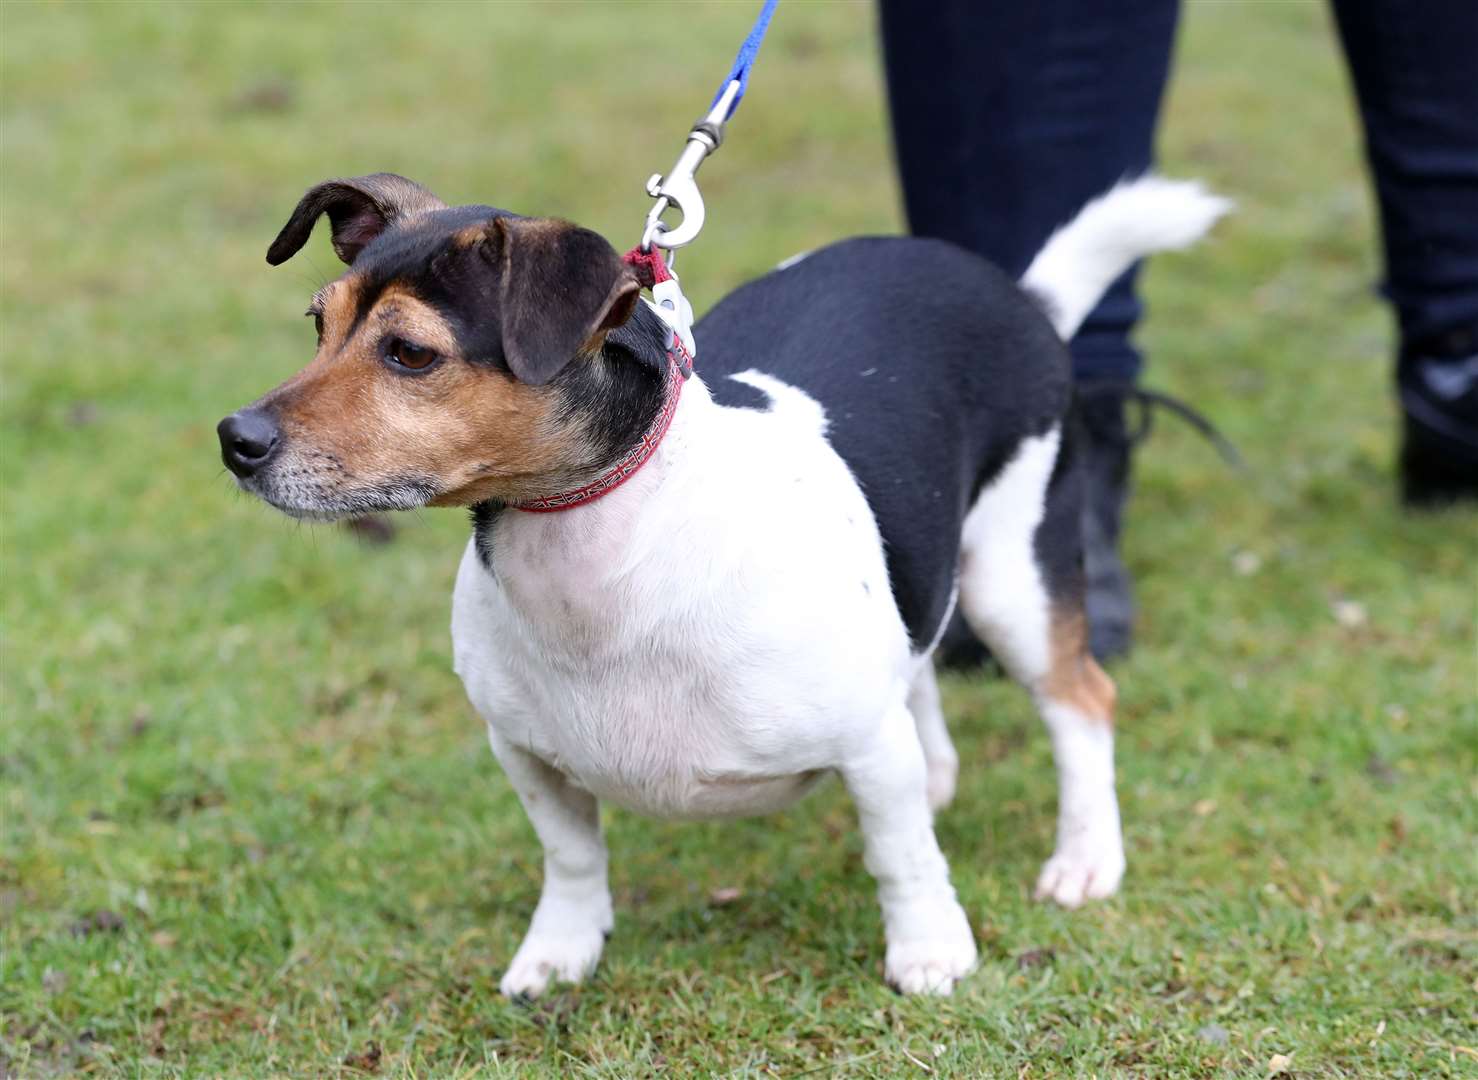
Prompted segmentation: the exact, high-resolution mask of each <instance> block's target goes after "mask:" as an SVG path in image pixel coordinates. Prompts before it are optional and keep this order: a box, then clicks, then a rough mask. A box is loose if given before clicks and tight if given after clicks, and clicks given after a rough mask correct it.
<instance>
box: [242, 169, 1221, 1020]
mask: <svg viewBox="0 0 1478 1080" xmlns="http://www.w3.org/2000/svg"><path fill="white" fill-rule="evenodd" d="M1225 207H1226V204H1225V203H1224V202H1223V201H1222V200H1221V199H1219V198H1216V197H1214V196H1212V195H1209V194H1207V193H1205V192H1204V191H1202V190H1201V189H1200V188H1199V187H1197V186H1196V185H1193V184H1185V183H1175V182H1171V181H1167V180H1163V179H1158V178H1153V177H1149V178H1143V179H1140V180H1136V181H1133V182H1128V183H1125V184H1121V185H1120V186H1118V187H1116V188H1115V189H1113V190H1112V191H1110V192H1109V193H1108V194H1107V195H1105V196H1104V197H1102V198H1100V199H1098V200H1096V201H1095V202H1092V203H1090V204H1089V205H1088V206H1087V207H1085V208H1084V210H1083V211H1082V212H1081V213H1080V214H1079V216H1078V217H1077V218H1076V219H1075V220H1074V221H1073V222H1072V223H1071V224H1069V225H1067V226H1066V227H1065V228H1063V229H1061V230H1059V231H1058V232H1057V233H1056V234H1055V235H1054V236H1053V237H1052V238H1051V239H1050V240H1049V241H1048V243H1047V244H1046V246H1045V247H1044V248H1043V250H1042V252H1041V253H1040V254H1039V255H1038V256H1037V258H1036V260H1035V261H1034V262H1033V263H1032V265H1031V267H1030V268H1029V269H1028V270H1027V272H1026V274H1025V276H1024V277H1023V279H1022V281H1021V284H1020V285H1019V286H1018V284H1017V283H1016V282H1013V281H1012V280H1010V279H1009V278H1008V277H1007V276H1006V275H1005V274H1003V273H1002V272H1001V271H999V270H997V269H996V268H994V267H993V266H991V265H989V264H988V263H986V262H984V261H982V260H981V259H979V258H976V257H975V256H974V255H971V254H968V253H966V252H964V251H962V250H960V249H958V248H955V247H952V246H950V245H948V244H945V243H940V242H937V241H930V240H920V239H908V238H896V237H893V238H870V239H856V240H849V241H845V242H842V243H839V244H836V245H834V246H832V247H828V248H825V249H823V250H820V251H817V252H814V253H812V254H810V255H807V256H803V257H800V258H798V259H794V260H790V261H789V262H787V263H785V264H782V267H781V268H780V269H777V270H776V271H774V272H772V273H770V274H768V275H767V276H765V277H763V278H761V279H759V280H758V281H754V282H752V283H750V284H748V285H745V286H743V287H742V288H740V289H738V290H736V291H735V292H733V293H732V294H730V295H729V296H728V297H726V298H725V299H724V300H723V301H721V302H720V303H719V305H718V306H717V307H716V308H715V309H714V310H713V311H712V312H711V313H710V314H709V315H707V316H706V317H705V318H704V319H703V320H702V321H701V322H700V323H699V325H698V326H697V327H696V330H695V337H696V339H697V341H698V343H699V344H700V346H701V349H700V355H701V361H700V363H699V365H698V371H699V374H696V375H694V376H693V377H692V378H691V379H686V370H685V365H684V363H683V361H684V359H685V355H684V354H683V352H682V351H681V350H680V349H677V348H676V347H675V338H674V335H673V333H672V332H671V331H670V330H669V328H668V326H667V324H666V323H664V322H663V321H662V319H661V318H659V316H658V314H657V313H656V309H655V308H654V307H653V306H652V305H651V304H650V303H648V302H645V301H643V300H642V299H641V297H640V288H641V287H640V284H639V282H638V279H637V276H636V274H635V272H634V270H633V268H632V266H631V265H629V264H628V263H627V262H624V261H623V260H622V258H621V257H620V256H618V255H617V253H616V251H615V250H614V249H613V248H612V247H611V246H610V245H609V244H608V243H607V242H606V241H605V240H604V239H602V238H601V237H600V236H598V235H597V234H595V233H593V232H591V231H589V230H587V229H582V228H578V227H576V226H574V225H571V224H569V223H567V222H563V221H555V220H549V219H543V218H531V217H522V216H519V215H516V214H512V213H509V212H507V211H504V210H498V209H495V208H493V207H489V206H462V207H448V206H446V205H445V204H443V203H442V202H441V201H440V200H439V199H437V198H436V197H435V196H434V195H432V194H431V193H430V192H429V191H427V190H426V189H425V188H423V187H421V186H420V185H418V184H415V183H413V182H411V181H409V180H406V179H404V178H403V177H399V176H393V175H390V174H383V173H382V174H377V175H374V176H365V177H360V178H357V179H350V180H330V181H327V182H325V183H322V184H319V185H318V186H317V187H314V188H313V189H311V190H310V191H309V192H308V193H307V194H306V195H305V196H304V197H303V199H302V201H301V202H299V203H298V205H297V208H296V209H295V210H294V211H293V213H292V216H291V218H290V219H289V220H288V222H287V224H286V226H284V228H283V229H282V232H281V234H280V235H279V236H278V237H277V239H276V240H275V241H274V242H273V243H272V246H271V248H270V249H269V250H268V253H267V261H268V262H270V263H272V264H274V265H276V264H278V263H281V262H283V261H284V260H285V259H287V258H289V257H290V256H291V255H293V254H294V253H295V252H296V251H297V250H298V249H299V248H301V247H302V246H303V244H304V243H305V242H306V241H307V239H308V237H309V234H310V233H311V231H312V229H313V225H314V222H315V221H316V219H317V218H318V217H319V216H320V215H321V214H327V215H328V217H329V221H330V223H331V225H332V229H333V246H334V249H335V251H336V252H337V253H338V254H339V256H340V258H342V259H343V261H344V262H345V263H346V264H348V267H349V269H348V271H347V272H346V273H345V274H344V275H343V276H342V277H340V278H338V279H337V280H336V281H334V282H332V283H330V284H328V285H326V286H324V287H323V288H322V289H320V290H319V291H318V293H317V294H316V295H315V296H314V297H313V301H312V304H311V306H310V308H309V312H308V313H309V315H311V316H312V317H313V320H314V323H315V325H316V327H317V332H318V347H317V353H316V355H315V357H314V359H313V361H312V362H311V363H310V364H309V365H308V366H307V367H306V368H304V369H303V370H302V371H301V372H299V373H298V374H297V375H295V376H294V377H293V378H291V379H289V380H288V381H287V382H285V383H283V384H282V385H281V386H279V387H278V388H277V389H275V390H273V391H272V392H271V393H269V394H267V395H266V396H265V397H263V398H262V399H261V400H260V401H258V402H256V403H255V404H254V405H252V406H250V407H249V408H246V409H244V410H242V411H240V412H238V413H235V414H234V415H232V416H230V417H227V418H226V419H225V420H223V421H222V422H221V424H220V428H219V434H220V441H221V452H222V455H223V457H224V459H225V462H226V465H227V466H228V467H229V468H230V470H231V471H232V472H233V473H235V474H236V476H237V477H238V480H239V483H240V485H241V487H242V488H244V489H245V490H247V491H249V492H252V493H254V494H256V495H258V496H260V497H261V498H263V499H265V500H266V501H267V502H268V503H270V504H272V505H273V506H275V507H277V508H278V509H280V510H283V511H285V512H286V513H288V514H291V515H293V516H294V517H299V518H307V519H310V520H327V519H337V518H344V517H348V516H353V515H357V514H364V513H369V512H375V511H386V510H408V509H411V508H414V507H420V506H465V507H471V508H472V518H473V536H472V539H471V541H470V542H469V543H468V545H467V549H466V552H465V554H464V556H463V559H462V564H461V569H460V571H459V573H458V575H457V584H456V591H455V594H454V596H453V600H452V640H453V645H454V654H455V666H456V670H457V672H458V674H459V675H460V676H461V678H462V681H463V683H464V684H465V686H466V689H467V694H468V696H469V697H470V698H471V701H472V703H473V705H474V707H475V708H476V709H477V711H478V712H479V713H480V714H481V715H482V717H483V719H484V720H485V721H486V723H487V728H488V735H489V739H490V741H491V743H492V748H493V752H494V753H495V754H496V755H497V757H498V760H499V761H500V762H501V763H502V765H503V768H504V770H505V771H506V772H507V774H508V777H509V779H510V781H511V782H512V784H513V787H514V789H515V790H516V791H517V793H518V796H519V798H520V799H521V800H522V802H523V805H524V809H525V810H526V812H527V813H528V816H529V819H530V821H531V822H532V823H533V826H534V829H535V831H536V832H537V833H538V836H539V840H540V841H541V843H542V844H543V846H544V886H543V893H542V895H541V897H540V899H539V903H538V906H537V908H536V909H535V912H534V917H533V923H532V925H531V926H530V928H529V930H528V934H527V936H526V937H525V938H524V941H523V944H522V945H521V946H520V947H519V949H518V951H517V953H516V955H515V956H514V958H513V962H512V964H511V966H510V967H509V969H508V972H507V973H506V975H505V976H504V977H503V979H502V983H501V988H502V990H503V991H504V992H505V993H507V994H510V995H512V994H537V993H539V992H540V991H542V990H544V989H545V988H546V986H547V985H548V984H549V983H550V982H551V980H554V979H561V980H572V981H577V980H579V979H581V978H582V977H584V976H586V975H588V974H590V972H591V971H592V970H593V969H594V968H595V966H596V963H597V961H598V960H599V958H600V954H601V949H602V946H603V944H604V942H605V938H606V935H607V934H609V933H610V931H611V929H612V925H613V917H612V909H611V898H610V892H609V890H608V888H607V880H606V866H607V853H606V848H605V844H604V842H603V840H602V837H601V830H600V819H599V813H598V809H597V806H598V800H601V799H605V800H608V801H610V802H613V803H616V804H619V805H622V806H626V807H630V808H631V809H634V810H638V811H641V812H644V813H648V814H653V815H658V816H662V817H674V818H716V817H727V816H732V815H748V814H763V813H767V812H769V811H772V810H776V809H779V808H781V807H783V806H785V805H787V804H789V803H791V802H792V801H794V800H795V799H798V798H799V797H800V796H801V795H803V794H804V793H805V792H807V791H808V790H810V789H811V788H812V787H813V786H814V785H815V784H816V783H817V782H818V780H819V779H821V778H822V777H824V776H825V775H826V774H828V773H837V774H839V775H840V776H841V779H842V781H843V783H844V784H845V785H846V788H847V790H848V791H849V792H850V793H851V796H852V798H853V799H854V800H855V802H856V804H857V809H858V814H859V817H860V821H861V828H862V835H863V842H864V852H865V862H866V865H867V868H868V870H869V871H870V872H871V873H872V875H873V876H874V877H875V878H876V879H877V883H878V896H879V900H880V902H881V906H882V912H883V923H884V929H885V933H886V943H887V948H886V956H885V961H884V966H885V971H886V975H887V978H888V981H889V982H891V983H892V984H893V985H894V986H896V987H898V988H899V989H900V990H903V991H905V992H930V993H949V992H950V991H951V990H952V989H953V987H954V985H955V983H956V981H957V980H959V979H960V978H961V977H963V976H964V975H965V974H966V973H967V972H969V971H970V970H971V968H972V967H973V966H974V964H975V960H976V950H975V941H974V938H973V935H972V933H971V929H970V924H969V922H968V920H967V919H966V916H965V912H964V911H963V910H962V909H961V907H960V905H959V903H958V901H957V900H956V898H955V892H954V889H953V887H952V886H951V884H950V878H949V870H948V867H947V866H946V864H945V860H944V856H943V855H942V854H941V853H940V850H939V846H938V844H937V842H936V841H935V837H934V828H933V813H934V811H936V810H938V809H939V808H941V807H943V806H944V805H945V804H946V803H948V802H949V800H950V798H951V797H952V795H953V793H954V787H955V777H956V771H957V756H956V753H955V750H954V748H953V746H952V745H951V743H950V739H949V735H948V732H947V731H946V728H945V722H944V717H943V716H942V714H941V712H940V706H939V693H938V690H937V688H936V685H935V679H934V670H933V664H932V661H931V652H932V650H933V648H934V646H935V644H936V643H937V641H938V637H939V635H940V633H941V632H942V629H943V627H944V626H945V625H946V623H947V622H948V620H949V618H950V615H951V613H952V611H953V609H954V607H955V604H956V602H957V600H958V603H959V606H960V607H961V609H962V611H963V613H964V615H965V617H966V619H967V620H968V622H969V624H970V626H971V627H972V629H973V630H974V631H975V632H976V633H977V634H978V635H979V636H980V637H981V639H982V640H983V641H984V642H985V643H986V644H987V645H988V646H989V647H990V650H991V652H992V653H993V655H994V656H995V657H996V659H997V660H998V661H999V662H1000V663H1001V664H1002V665H1003V666H1004V668H1005V669H1006V671H1007V672H1009V673H1010V675H1011V676H1013V677H1014V678H1015V679H1016V680H1017V681H1019V682H1020V683H1021V684H1022V685H1023V686H1024V687H1026V688H1027V690H1028V691H1029V692H1030V693H1031V695H1032V698H1033V699H1034V700H1035V702H1036V704H1037V707H1038V709H1039V711H1040V712H1041V715H1042V718H1043V720H1045V722H1046V724H1047V727H1048V730H1049V731H1050V732H1051V736H1052V745H1053V750H1054V753H1055V757H1056V761H1057V769H1058V777H1059V783H1060V787H1061V791H1060V805H1059V821H1058V827H1057V845H1056V851H1055V852H1054V853H1053V855H1052V857H1051V858H1050V859H1048V860H1047V863H1046V865H1045V867H1044V868H1043V870H1042V872H1041V876H1040V877H1039V879H1038V881H1037V887H1036V894H1037V896H1038V897H1039V898H1050V899H1052V900H1055V901H1056V902H1058V903H1060V904H1063V905H1066V906H1068V907H1073V906H1076V905H1078V904H1080V903H1082V902H1083V901H1084V900H1086V899H1089V898H1096V897H1104V896H1108V895H1110V894H1111V893H1113V892H1114V891H1115V890H1116V889H1117V888H1118V885H1119V880H1120V877H1121V876H1122V874H1123V872H1124V848H1123V841H1122V839H1121V836H1120V828H1119V809H1118V804H1117V801H1116V797H1115V792H1114V764H1113V727H1112V722H1113V707H1114V685H1113V683H1112V682H1111V681H1110V680H1109V678H1108V676H1107V675H1105V674H1104V673H1103V671H1102V670H1101V669H1100V668H1099V667H1098V665H1097V664H1096V663H1095V662H1094V661H1093V658H1092V657H1091V656H1090V654H1089V652H1088V650H1087V647H1086V644H1085V642H1086V632H1085V625H1084V614H1083V573H1082V565H1081V552H1080V541H1079V524H1078V522H1079V503H1080V499H1081V493H1080V491H1079V484H1080V481H1079V477H1078V473H1077V471H1076V469H1075V467H1074V461H1073V438H1074V430H1073V424H1072V422H1071V417H1072V411H1071V399H1072V384H1071V379H1070V375H1069V365H1068V357H1067V353H1066V350H1065V348H1064V346H1063V341H1064V340H1065V339H1067V338H1069V337H1071V335H1072V334H1073V332H1074V331H1075V330H1076V328H1077V326H1078V324H1079V322H1080V321H1081V320H1082V319H1083V317H1084V316H1085V315H1086V314H1087V312H1088V311H1089V310H1090V309H1091V308H1092V307H1093V305H1094V304H1095V303H1096V302H1097V299H1098V298H1099V296H1100V295H1101V294H1102V293H1103V291H1104V289H1105V288H1106V287H1107V286H1108V285H1109V283H1110V282H1111V281H1113V280H1114V279H1115V278H1116V277H1117V276H1118V275H1119V274H1120V273H1121V272H1123V271H1124V270H1125V269H1126V268H1127V267H1128V266H1129V265H1130V264H1131V263H1132V262H1134V261H1135V260H1136V259H1138V258H1140V257H1141V256H1143V255H1146V254H1148V253H1150V252H1152V251H1156V250H1160V249H1163V248H1172V247H1180V246H1183V245H1186V244H1188V243H1190V242H1192V241H1193V240H1195V239H1196V238H1197V237H1199V236H1200V235H1201V234H1202V233H1204V232H1205V231H1206V230H1207V229H1208V228H1209V227H1210V226H1211V224H1212V223H1213V222H1214V221H1215V220H1216V218H1217V217H1218V216H1219V215H1220V214H1221V213H1222V212H1223V211H1224V209H1225ZM556 511H557V512H556Z"/></svg>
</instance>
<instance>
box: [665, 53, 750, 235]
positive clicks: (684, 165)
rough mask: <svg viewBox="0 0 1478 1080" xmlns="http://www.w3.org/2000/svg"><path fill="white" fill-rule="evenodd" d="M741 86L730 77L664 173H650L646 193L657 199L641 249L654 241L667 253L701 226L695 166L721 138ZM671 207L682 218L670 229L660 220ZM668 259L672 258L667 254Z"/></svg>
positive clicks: (701, 200) (699, 197)
mask: <svg viewBox="0 0 1478 1080" xmlns="http://www.w3.org/2000/svg"><path fill="white" fill-rule="evenodd" d="M741 89H742V84H741V83H740V81H739V80H738V79H731V80H730V81H729V85H728V86H726V87H724V92H723V93H722V94H721V95H719V99H718V100H717V101H715V102H714V103H713V108H711V109H709V110H708V115H707V116H705V117H704V118H703V119H702V120H699V121H698V122H697V123H696V124H694V125H693V130H692V131H690V132H688V144H687V145H686V146H685V147H683V152H682V153H681V154H679V155H678V158H677V161H676V162H674V163H673V166H672V168H671V169H669V170H668V171H667V175H666V176H663V175H662V174H661V173H653V174H652V178H651V179H650V180H648V181H647V194H648V195H650V196H651V197H652V198H654V199H656V200H657V202H656V203H655V204H654V205H653V206H652V210H651V212H650V213H649V214H647V226H646V228H645V229H643V230H642V234H641V249H642V250H643V251H650V250H652V245H653V244H656V245H657V246H658V247H660V248H665V249H666V250H667V251H669V252H672V251H675V250H676V249H677V248H680V247H683V246H685V245H687V244H691V243H692V242H693V240H694V239H695V238H696V237H697V235H698V232H699V230H700V229H702V228H703V196H702V195H701V194H699V192H698V182H697V180H696V176H697V173H698V166H699V165H702V164H703V159H704V158H706V157H707V156H708V155H709V154H711V153H713V152H714V151H715V150H717V149H718V148H719V144H720V143H722V142H723V141H724V119H725V118H726V117H727V116H728V115H729V111H730V110H731V109H732V108H733V105H734V99H735V98H736V97H737V96H738V95H739V91H740V90H741ZM672 206H676V207H677V208H678V210H679V211H681V213H682V215H683V219H682V221H680V222H679V223H678V224H677V226H676V227H675V228H669V227H668V226H667V224H666V223H665V222H663V220H662V215H663V214H665V213H666V212H667V210H668V208H669V207H672ZM668 260H669V262H670V261H671V256H670V255H669V257H668Z"/></svg>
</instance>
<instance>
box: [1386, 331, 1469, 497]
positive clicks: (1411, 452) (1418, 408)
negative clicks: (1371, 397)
mask: <svg viewBox="0 0 1478 1080" xmlns="http://www.w3.org/2000/svg"><path fill="white" fill-rule="evenodd" d="M1396 392H1397V394H1398V396H1399V397H1400V399H1401V408H1402V411H1403V412H1404V413H1405V420H1404V424H1403V432H1402V440H1401V459H1400V474H1401V498H1402V500H1403V501H1404V502H1405V503H1406V505H1407V506H1410V507H1415V508H1420V509H1430V508H1432V507H1437V506H1445V505H1447V504H1449V503H1453V502H1457V501H1460V500H1470V499H1471V500H1478V328H1469V329H1464V330H1455V331H1452V332H1450V333H1447V334H1443V335H1441V336H1440V337H1437V338H1431V339H1428V340H1426V341H1421V342H1416V343H1415V344H1413V345H1408V346H1407V347H1405V348H1403V349H1402V350H1401V356H1400V358H1399V359H1398V360H1397V362H1396Z"/></svg>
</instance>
